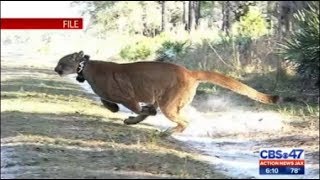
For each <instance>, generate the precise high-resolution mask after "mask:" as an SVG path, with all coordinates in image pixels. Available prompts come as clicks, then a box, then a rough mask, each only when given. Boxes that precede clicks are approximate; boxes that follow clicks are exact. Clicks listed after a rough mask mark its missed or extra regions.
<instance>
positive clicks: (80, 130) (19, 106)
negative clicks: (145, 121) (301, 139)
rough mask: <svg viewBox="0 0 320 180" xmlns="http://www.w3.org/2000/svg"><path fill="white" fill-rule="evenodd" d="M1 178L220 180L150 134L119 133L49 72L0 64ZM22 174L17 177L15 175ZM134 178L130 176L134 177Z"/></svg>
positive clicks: (109, 116)
mask: <svg viewBox="0 0 320 180" xmlns="http://www.w3.org/2000/svg"><path fill="white" fill-rule="evenodd" d="M1 69H2V72H1V73H2V74H1V77H2V78H1V79H2V81H1V130H2V131H1V144H2V147H1V149H2V150H3V151H5V150H9V149H12V148H13V150H12V152H13V153H9V154H8V155H7V156H9V159H6V160H4V161H2V168H1V171H2V174H14V175H15V177H16V178H225V177H226V176H224V175H222V174H220V173H217V172H215V171H214V170H213V169H212V167H211V165H209V164H207V163H206V162H203V161H201V160H200V159H199V158H200V157H201V156H200V155H197V154H194V153H188V152H187V151H186V148H184V147H183V146H181V144H180V143H179V142H176V141H174V140H172V139H171V138H169V137H168V138H162V137H160V135H159V132H158V131H157V130H156V129H154V128H153V127H149V126H146V125H136V126H127V125H124V124H123V119H124V118H126V117H124V115H122V114H119V113H112V112H110V111H108V110H107V109H105V108H104V107H103V106H102V104H101V103H99V102H96V101H94V100H93V99H92V96H90V95H89V94H87V93H85V92H83V91H81V90H80V87H79V86H78V85H76V84H72V83H70V82H68V81H66V79H64V78H61V77H59V76H57V75H56V74H54V72H53V71H51V70H50V69H52V67H49V68H48V67H41V68H40V67H36V66H33V67H30V66H29V67H28V66H23V65H21V66H17V65H14V66H12V65H10V66H6V64H5V63H4V62H2V64H1ZM19 167H20V169H21V167H22V169H23V170H20V171H18V170H17V168H18V169H19ZM134 173H135V174H134Z"/></svg>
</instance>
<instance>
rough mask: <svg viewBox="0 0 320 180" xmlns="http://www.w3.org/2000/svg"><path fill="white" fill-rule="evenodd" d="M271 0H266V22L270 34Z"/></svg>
mask: <svg viewBox="0 0 320 180" xmlns="http://www.w3.org/2000/svg"><path fill="white" fill-rule="evenodd" d="M272 14H273V13H272V1H268V2H267V23H268V27H267V28H268V31H269V33H270V34H271V31H272Z"/></svg>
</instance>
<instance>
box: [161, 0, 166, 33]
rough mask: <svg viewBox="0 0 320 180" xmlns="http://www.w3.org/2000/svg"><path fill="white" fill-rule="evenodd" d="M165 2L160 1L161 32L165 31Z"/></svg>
mask: <svg viewBox="0 0 320 180" xmlns="http://www.w3.org/2000/svg"><path fill="white" fill-rule="evenodd" d="M165 2H166V1H161V32H164V31H166V30H167V18H166V3H165Z"/></svg>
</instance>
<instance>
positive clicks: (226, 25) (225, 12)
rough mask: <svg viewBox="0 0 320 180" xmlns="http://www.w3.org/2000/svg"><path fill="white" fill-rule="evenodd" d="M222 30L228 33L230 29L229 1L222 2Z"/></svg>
mask: <svg viewBox="0 0 320 180" xmlns="http://www.w3.org/2000/svg"><path fill="white" fill-rule="evenodd" d="M222 21H223V22H222V30H223V31H224V32H226V34H227V35H229V30H230V1H223V2H222Z"/></svg>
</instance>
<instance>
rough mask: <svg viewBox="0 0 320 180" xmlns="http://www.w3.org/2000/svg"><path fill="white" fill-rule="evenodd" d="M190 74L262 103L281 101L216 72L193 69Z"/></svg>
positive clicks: (199, 79) (276, 97)
mask: <svg viewBox="0 0 320 180" xmlns="http://www.w3.org/2000/svg"><path fill="white" fill-rule="evenodd" d="M192 75H193V77H194V78H195V79H197V80H198V81H204V82H211V83H213V84H216V85H219V86H222V87H224V88H227V89H230V90H232V91H234V92H236V93H239V94H241V95H244V96H248V97H249V98H251V99H254V100H256V101H260V102H262V103H266V104H274V103H279V102H281V101H282V98H281V97H279V96H276V95H268V94H264V93H261V92H258V91H257V90H255V89H253V88H251V87H249V86H247V85H245V84H243V83H241V82H239V81H237V80H235V79H233V78H230V77H227V76H225V75H223V74H220V73H217V72H208V71H193V72H192Z"/></svg>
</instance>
